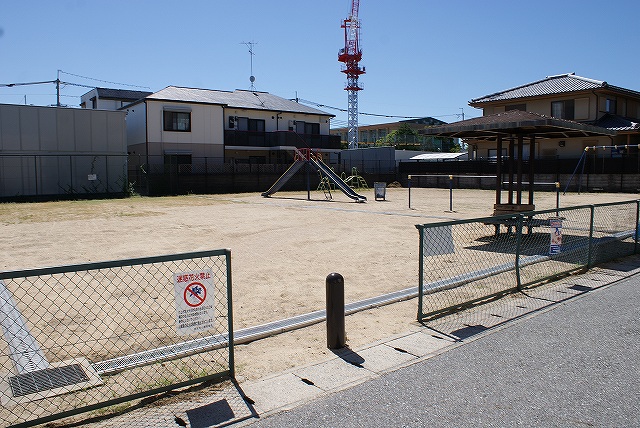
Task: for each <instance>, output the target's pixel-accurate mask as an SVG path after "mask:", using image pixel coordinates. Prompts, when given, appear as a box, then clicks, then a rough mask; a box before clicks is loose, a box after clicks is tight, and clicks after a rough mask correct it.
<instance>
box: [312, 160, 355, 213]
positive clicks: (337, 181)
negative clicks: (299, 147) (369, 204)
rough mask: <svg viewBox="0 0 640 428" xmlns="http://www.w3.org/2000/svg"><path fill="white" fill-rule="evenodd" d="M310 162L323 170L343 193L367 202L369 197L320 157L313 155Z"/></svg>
mask: <svg viewBox="0 0 640 428" xmlns="http://www.w3.org/2000/svg"><path fill="white" fill-rule="evenodd" d="M309 162H311V164H312V165H313V166H315V167H316V168H317V169H318V170H319V171H322V173H323V174H324V175H326V176H327V177H328V178H329V180H330V181H332V182H333V183H334V184H335V185H336V186H337V187H338V189H340V190H342V193H344V194H345V195H347V196H348V197H350V198H351V199H353V200H355V201H356V202H366V201H367V197H366V196H363V195H360V194H358V193H356V192H355V191H354V190H353V189H352V188H351V187H350V186H349V185H348V184H347V183H345V181H344V180H343V179H342V178H340V176H338V174H336V173H335V172H333V170H332V169H331V168H329V167H328V166H327V164H325V163H324V162H322V161H321V160H320V159H316V158H314V157H313V156H311V157H310V158H309Z"/></svg>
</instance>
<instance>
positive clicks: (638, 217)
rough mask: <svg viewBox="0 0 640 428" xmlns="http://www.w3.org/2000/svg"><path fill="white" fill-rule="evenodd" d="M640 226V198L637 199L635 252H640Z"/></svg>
mask: <svg viewBox="0 0 640 428" xmlns="http://www.w3.org/2000/svg"><path fill="white" fill-rule="evenodd" d="M639 226H640V199H638V200H637V201H636V225H635V228H636V231H635V233H634V238H635V239H634V245H633V253H634V254H638V227H639Z"/></svg>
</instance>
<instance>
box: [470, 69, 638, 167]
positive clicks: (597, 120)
mask: <svg viewBox="0 0 640 428" xmlns="http://www.w3.org/2000/svg"><path fill="white" fill-rule="evenodd" d="M469 105H470V106H472V107H475V108H480V109H482V114H483V116H485V117H487V116H493V115H499V114H501V113H504V112H506V111H511V110H521V111H525V112H531V113H535V114H538V115H543V116H546V117H552V118H555V119H564V120H567V121H573V122H577V123H581V124H585V125H592V126H595V127H599V128H605V129H607V130H609V131H613V132H614V133H615V135H614V136H611V135H601V136H594V135H589V134H590V133H589V132H585V133H583V134H582V135H576V134H575V133H573V134H569V133H568V134H567V135H566V136H565V135H562V134H561V133H560V134H558V135H555V136H554V137H555V138H546V139H538V141H537V142H536V144H537V147H536V151H535V153H536V158H537V159H538V158H541V159H545V158H547V159H550V158H552V159H562V158H579V157H580V156H581V154H582V152H583V151H584V148H585V147H590V146H611V145H621V146H625V145H628V146H635V148H633V150H637V145H638V144H640V92H637V91H633V90H630V89H625V88H622V87H619V86H614V85H610V84H608V83H607V82H605V81H600V80H594V79H589V78H586V77H580V76H576V75H575V74H573V73H570V74H560V75H556V76H549V77H546V78H544V79H542V80H539V81H536V82H532V83H527V84H525V85H522V86H518V87H515V88H511V89H506V90H503V91H500V92H496V93H494V94H490V95H485V96H483V97H480V98H475V99H472V100H471V101H470V102H469ZM578 134H580V133H578ZM467 143H469V147H470V149H471V153H470V155H471V156H472V158H475V159H491V158H495V157H496V145H495V142H491V141H487V140H474V139H473V138H471V139H469V140H467ZM502 150H503V156H504V155H506V154H505V153H504V151H506V148H503V149H502ZM621 150H625V149H624V148H621ZM627 150H629V149H627ZM528 152H529V150H528V148H527V147H525V153H524V158H525V159H526V158H527V157H528ZM612 153H613V154H614V155H615V154H616V153H617V152H616V150H614V151H613V152H612V151H611V150H609V151H606V152H605V151H602V152H600V156H607V155H608V156H611V155H612Z"/></svg>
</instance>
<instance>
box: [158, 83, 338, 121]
mask: <svg viewBox="0 0 640 428" xmlns="http://www.w3.org/2000/svg"><path fill="white" fill-rule="evenodd" d="M147 99H149V100H163V101H176V102H186V103H199V104H217V105H223V106H227V107H232V108H241V109H252V110H269V111H282V112H290V113H307V114H317V115H323V116H332V117H333V116H334V115H333V114H330V113H326V112H323V111H321V110H318V109H315V108H313V107H308V106H306V105H304V104H300V103H297V102H295V101H292V100H288V99H286V98H281V97H278V96H276V95H271V94H270V93H268V92H257V91H242V90H238V89H236V90H235V91H233V92H230V91H218V90H212V89H194V88H182V87H178V86H167V87H166V88H164V89H162V90H160V91H158V92H156V93H154V94H151V95H149V96H148V97H147Z"/></svg>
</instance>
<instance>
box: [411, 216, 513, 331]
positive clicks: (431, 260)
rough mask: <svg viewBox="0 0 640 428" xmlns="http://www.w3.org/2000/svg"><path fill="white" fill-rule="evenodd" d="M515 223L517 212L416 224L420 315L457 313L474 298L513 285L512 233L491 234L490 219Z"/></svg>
mask: <svg viewBox="0 0 640 428" xmlns="http://www.w3.org/2000/svg"><path fill="white" fill-rule="evenodd" d="M496 219H497V220H499V221H504V222H505V223H508V224H513V225H514V226H515V225H516V223H517V219H516V217H510V216H501V217H496V218H492V219H490V218H486V219H478V220H472V221H456V222H449V223H436V224H425V225H423V226H418V229H419V230H420V236H421V248H420V259H421V263H420V268H421V269H420V270H421V272H420V277H421V282H420V290H421V292H420V293H419V306H420V310H419V316H420V318H421V319H424V318H428V317H437V316H441V315H444V314H447V313H451V312H456V311H458V310H460V308H462V307H464V306H465V305H468V304H470V303H473V302H478V301H481V300H483V299H487V298H491V297H493V296H496V295H500V294H502V293H505V292H507V291H509V290H510V289H512V288H514V287H515V285H516V281H515V276H514V275H515V251H516V248H517V234H515V233H503V234H496V227H500V226H499V225H497V226H496V225H494V224H493V223H491V222H492V221H495V220H496Z"/></svg>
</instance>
